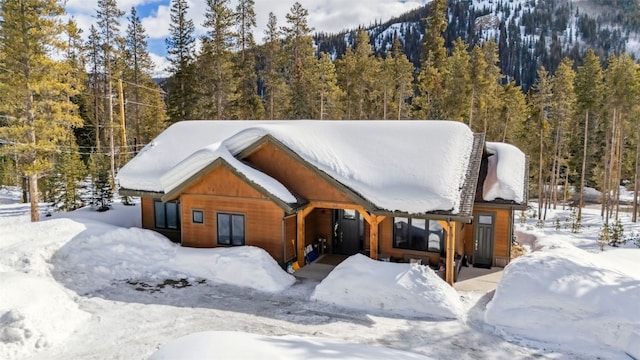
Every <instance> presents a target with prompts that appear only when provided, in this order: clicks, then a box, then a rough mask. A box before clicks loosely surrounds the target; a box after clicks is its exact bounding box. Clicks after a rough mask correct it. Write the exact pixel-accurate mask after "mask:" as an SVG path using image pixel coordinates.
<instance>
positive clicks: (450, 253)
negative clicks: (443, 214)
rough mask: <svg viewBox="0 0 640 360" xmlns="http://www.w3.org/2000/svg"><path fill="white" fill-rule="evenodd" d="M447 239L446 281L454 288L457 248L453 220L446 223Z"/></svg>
mask: <svg viewBox="0 0 640 360" xmlns="http://www.w3.org/2000/svg"><path fill="white" fill-rule="evenodd" d="M446 225H447V226H446V229H447V238H446V241H445V244H446V245H445V247H446V251H445V253H446V258H445V281H446V282H447V284H449V285H451V286H453V283H454V282H455V261H454V259H455V248H456V236H457V234H456V229H455V223H452V222H451V220H449V221H447V223H446Z"/></svg>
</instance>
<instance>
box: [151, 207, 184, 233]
mask: <svg viewBox="0 0 640 360" xmlns="http://www.w3.org/2000/svg"><path fill="white" fill-rule="evenodd" d="M153 209H154V218H155V227H156V229H170V230H178V229H180V204H179V203H178V202H177V201H172V202H166V203H163V202H162V201H160V200H156V201H154V203H153Z"/></svg>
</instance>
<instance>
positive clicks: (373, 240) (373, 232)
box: [368, 215, 385, 260]
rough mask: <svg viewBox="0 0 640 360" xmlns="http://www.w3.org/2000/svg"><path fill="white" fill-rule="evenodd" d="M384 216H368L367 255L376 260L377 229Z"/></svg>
mask: <svg viewBox="0 0 640 360" xmlns="http://www.w3.org/2000/svg"><path fill="white" fill-rule="evenodd" d="M384 219H385V217H384V216H376V215H371V216H370V217H369V221H368V222H369V257H370V258H372V259H373V260H378V239H379V237H378V232H379V231H378V230H379V225H380V223H381V222H382V221H383V220H384Z"/></svg>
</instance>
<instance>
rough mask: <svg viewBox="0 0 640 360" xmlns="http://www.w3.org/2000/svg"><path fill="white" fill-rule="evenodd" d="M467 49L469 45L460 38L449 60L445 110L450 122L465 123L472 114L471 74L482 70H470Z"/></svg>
mask: <svg viewBox="0 0 640 360" xmlns="http://www.w3.org/2000/svg"><path fill="white" fill-rule="evenodd" d="M467 48H468V45H467V43H465V42H464V41H463V40H462V39H461V38H458V39H456V40H455V41H454V42H453V50H452V53H451V56H450V57H449V58H447V72H446V76H445V78H444V79H443V82H444V87H445V98H444V106H443V110H444V112H445V114H446V115H444V117H445V118H446V119H449V120H457V121H465V120H467V119H468V118H469V114H470V113H471V74H472V73H474V74H475V73H476V72H480V71H481V69H474V71H473V72H472V71H471V70H470V63H471V56H470V55H469V51H468V50H467Z"/></svg>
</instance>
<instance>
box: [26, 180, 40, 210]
mask: <svg viewBox="0 0 640 360" xmlns="http://www.w3.org/2000/svg"><path fill="white" fill-rule="evenodd" d="M29 201H30V203H31V204H30V205H31V221H32V222H36V221H40V213H39V212H38V203H39V202H40V201H39V196H38V176H37V175H36V174H31V175H29Z"/></svg>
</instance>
